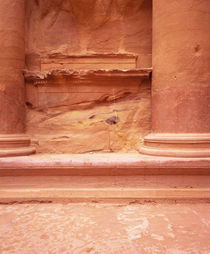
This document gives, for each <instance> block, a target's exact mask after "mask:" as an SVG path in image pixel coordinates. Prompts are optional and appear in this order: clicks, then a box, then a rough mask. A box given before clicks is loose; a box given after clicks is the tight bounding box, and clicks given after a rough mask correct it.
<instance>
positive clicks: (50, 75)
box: [24, 68, 152, 85]
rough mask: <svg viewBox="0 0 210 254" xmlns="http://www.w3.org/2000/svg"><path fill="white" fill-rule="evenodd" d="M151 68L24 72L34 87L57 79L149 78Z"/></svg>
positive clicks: (60, 69)
mask: <svg viewBox="0 0 210 254" xmlns="http://www.w3.org/2000/svg"><path fill="white" fill-rule="evenodd" d="M151 72H152V68H142V69H111V70H108V69H95V70H76V69H65V68H64V69H62V68H59V69H51V70H49V71H43V72H34V71H28V70H25V71H24V76H25V80H26V81H27V82H30V83H35V84H36V85H44V84H45V83H47V82H48V81H52V80H59V79H67V80H68V79H71V80H72V79H76V80H83V79H94V78H100V77H101V78H141V77H142V78H149V77H150V74H151Z"/></svg>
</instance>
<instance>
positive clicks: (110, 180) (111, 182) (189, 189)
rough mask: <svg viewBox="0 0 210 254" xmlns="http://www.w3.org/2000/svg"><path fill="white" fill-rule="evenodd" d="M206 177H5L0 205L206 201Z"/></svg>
mask: <svg viewBox="0 0 210 254" xmlns="http://www.w3.org/2000/svg"><path fill="white" fill-rule="evenodd" d="M209 182H210V176H195V175H194V176H193V175H192V176H187V175H144V176H142V175H140V176H14V177H12V176H6V177H0V202H1V203H7V202H22V201H27V202H32V201H38V202H40V201H45V202H54V201H59V202H60V201H70V202H72V201H73V202H79V201H82V202H83V201H85V202H86V201H96V202H98V201H114V202H116V201H117V202H124V201H125V202H127V201H129V202H136V201H144V200H147V201H152V200H164V201H168V200H177V201H179V200H188V201H196V202H197V201H198V200H200V201H201V200H205V202H206V201H210V186H209Z"/></svg>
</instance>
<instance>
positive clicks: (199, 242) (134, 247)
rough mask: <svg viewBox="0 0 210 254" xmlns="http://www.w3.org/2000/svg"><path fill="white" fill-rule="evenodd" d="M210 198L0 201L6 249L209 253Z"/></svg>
mask: <svg viewBox="0 0 210 254" xmlns="http://www.w3.org/2000/svg"><path fill="white" fill-rule="evenodd" d="M208 209H209V204H199V203H198V204H155V203H154V204H130V205H123V204H121V205H113V204H85V203H83V204H40V203H39V204H33V203H32V204H14V205H1V206H0V240H1V242H0V252H1V253H4V254H11V253H13V254H16V253H17V254H19V253H21V254H28V253H33V254H36V253H37V254H45V253H52V254H69V253H71V254H78V253H80V254H107V253H110V254H119V253H122V254H140V253H142V254H163V253H167V254H198V253H201V254H208V253H209V252H210V247H209V222H210V217H209V213H208Z"/></svg>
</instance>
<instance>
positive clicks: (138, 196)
mask: <svg viewBox="0 0 210 254" xmlns="http://www.w3.org/2000/svg"><path fill="white" fill-rule="evenodd" d="M156 199H158V200H159V199H161V200H185V199H186V200H188V201H193V200H205V201H207V200H210V188H206V189H167V188H162V189H155V188H154V189H136V188H134V189H128V188H124V189H120V188H115V189H106V188H104V189H102V188H95V189H90V188H84V189H73V188H69V189H68V188H60V189H58V188H53V189H52V188H51V189H50V188H49V189H40V188H28V189H4V190H0V203H6V202H20V201H26V202H27V201H71V202H72V201H82V202H86V201H98V200H100V201H110V200H113V201H118V202H119V201H138V200H156Z"/></svg>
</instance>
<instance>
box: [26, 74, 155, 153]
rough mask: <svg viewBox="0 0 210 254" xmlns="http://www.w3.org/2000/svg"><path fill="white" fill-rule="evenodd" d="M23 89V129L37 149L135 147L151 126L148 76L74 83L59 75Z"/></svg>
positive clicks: (58, 151) (71, 149) (97, 149)
mask: <svg viewBox="0 0 210 254" xmlns="http://www.w3.org/2000/svg"><path fill="white" fill-rule="evenodd" d="M128 84H129V85H128ZM27 89H28V98H27V103H28V105H29V107H28V113H27V126H28V133H29V134H30V135H31V136H32V137H33V139H34V141H35V143H36V145H37V151H38V152H50V153H51V152H52V153H65V152H66V153H68V152H69V153H83V152H91V151H94V152H97V151H100V152H112V151H114V152H117V151H136V145H137V144H139V142H140V141H141V139H142V138H143V136H144V135H145V134H147V133H149V131H150V121H151V115H150V111H151V109H150V108H151V106H150V83H149V82H148V81H147V79H142V80H141V79H140V80H139V78H129V79H126V78H117V79H113V78H106V79H104V78H100V79H95V80H91V82H90V81H89V80H88V79H87V80H84V81H83V82H82V83H79V85H78V84H77V80H75V81H71V82H68V81H64V80H63V79H61V80H57V81H54V82H51V83H50V82H49V83H47V84H45V85H39V86H37V87H35V86H34V85H33V84H30V85H28V87H27Z"/></svg>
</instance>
